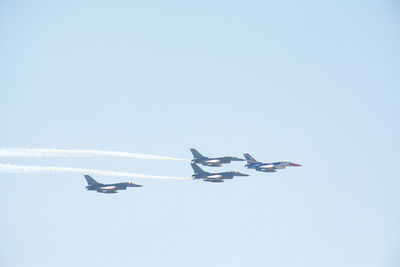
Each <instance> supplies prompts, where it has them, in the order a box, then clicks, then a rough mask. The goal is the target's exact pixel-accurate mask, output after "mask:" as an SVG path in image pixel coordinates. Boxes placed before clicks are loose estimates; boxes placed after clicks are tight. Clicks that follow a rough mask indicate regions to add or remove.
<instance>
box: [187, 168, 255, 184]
mask: <svg viewBox="0 0 400 267" xmlns="http://www.w3.org/2000/svg"><path fill="white" fill-rule="evenodd" d="M191 165H192V168H193V171H194V174H193V175H192V178H193V179H202V180H203V181H206V182H212V183H222V182H223V181H224V179H233V177H234V176H249V175H248V174H244V173H240V172H238V171H228V172H206V171H204V170H203V169H202V168H200V167H199V166H197V164H195V163H192V164H191Z"/></svg>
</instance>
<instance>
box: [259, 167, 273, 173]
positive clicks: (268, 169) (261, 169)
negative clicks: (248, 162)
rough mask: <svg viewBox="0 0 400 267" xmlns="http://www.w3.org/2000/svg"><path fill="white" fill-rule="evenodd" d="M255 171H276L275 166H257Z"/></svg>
mask: <svg viewBox="0 0 400 267" xmlns="http://www.w3.org/2000/svg"><path fill="white" fill-rule="evenodd" d="M256 171H260V172H276V169H275V168H261V167H257V168H256Z"/></svg>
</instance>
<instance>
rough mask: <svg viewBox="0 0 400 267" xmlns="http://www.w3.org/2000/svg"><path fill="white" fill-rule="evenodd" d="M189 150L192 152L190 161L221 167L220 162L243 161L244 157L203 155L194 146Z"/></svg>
mask: <svg viewBox="0 0 400 267" xmlns="http://www.w3.org/2000/svg"><path fill="white" fill-rule="evenodd" d="M190 151H191V152H192V154H193V159H192V163H198V164H201V165H203V166H209V167H221V166H222V165H221V164H227V163H231V161H245V160H244V159H241V158H237V157H233V156H225V157H219V158H209V157H205V156H203V155H202V154H200V153H199V151H197V150H196V149H194V148H191V149H190Z"/></svg>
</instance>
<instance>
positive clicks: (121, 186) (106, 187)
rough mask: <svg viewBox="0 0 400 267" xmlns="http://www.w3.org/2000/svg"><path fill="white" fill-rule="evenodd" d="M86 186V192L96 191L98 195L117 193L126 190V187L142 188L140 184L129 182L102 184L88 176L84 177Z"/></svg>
mask: <svg viewBox="0 0 400 267" xmlns="http://www.w3.org/2000/svg"><path fill="white" fill-rule="evenodd" d="M84 177H85V179H86V181H87V183H88V186H86V189H87V190H93V191H97V192H99V193H105V194H114V193H118V190H126V189H127V188H128V187H142V186H141V185H140V184H133V183H130V182H123V183H116V184H102V183H98V182H97V181H96V180H95V179H93V178H92V177H91V176H90V175H84Z"/></svg>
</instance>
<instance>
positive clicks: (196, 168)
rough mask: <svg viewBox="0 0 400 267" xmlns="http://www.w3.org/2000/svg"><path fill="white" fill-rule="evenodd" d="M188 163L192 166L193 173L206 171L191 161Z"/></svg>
mask: <svg viewBox="0 0 400 267" xmlns="http://www.w3.org/2000/svg"><path fill="white" fill-rule="evenodd" d="M190 165H191V166H192V168H193V171H194V173H206V172H205V171H204V170H203V169H202V168H200V167H199V166H197V164H196V163H191V164H190Z"/></svg>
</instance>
